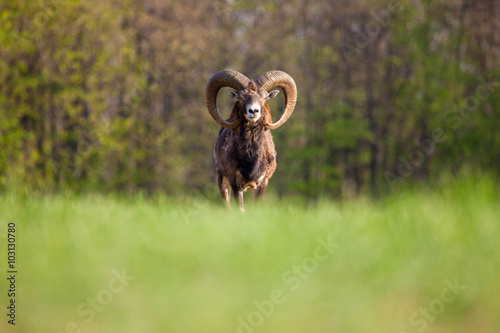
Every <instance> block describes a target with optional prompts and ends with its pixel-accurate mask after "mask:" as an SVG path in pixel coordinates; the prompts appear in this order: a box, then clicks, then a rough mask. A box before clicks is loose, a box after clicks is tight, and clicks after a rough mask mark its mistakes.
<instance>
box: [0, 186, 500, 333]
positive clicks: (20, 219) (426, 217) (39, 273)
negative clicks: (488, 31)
mask: <svg viewBox="0 0 500 333" xmlns="http://www.w3.org/2000/svg"><path fill="white" fill-rule="evenodd" d="M401 194H404V195H401ZM499 197H500V196H499V191H498V187H497V185H495V184H494V183H493V182H492V181H490V180H489V179H487V178H481V177H479V178H474V179H469V180H467V179H462V180H460V181H457V182H451V181H449V182H448V183H447V185H443V186H436V189H435V190H433V191H431V190H426V189H413V190H407V191H405V192H401V193H398V194H393V196H391V197H389V198H387V199H384V200H383V201H380V202H371V201H370V200H363V199H359V200H355V201H350V202H344V203H338V202H334V201H329V200H322V201H320V202H317V203H310V204H305V203H297V202H288V201H286V200H282V201H279V200H276V199H272V196H269V198H268V200H269V202H265V203H264V204H263V205H262V206H260V207H254V209H252V210H250V211H248V212H247V214H245V215H242V214H241V213H240V212H239V211H238V210H236V209H233V211H231V212H228V211H226V210H225V209H223V207H222V205H221V204H219V203H215V204H214V203H211V202H205V201H203V200H201V199H198V200H194V201H192V202H191V203H190V202H188V201H185V200H184V201H180V200H175V199H171V198H159V199H156V200H148V199H144V198H143V197H141V196H136V197H132V198H125V199H124V198H121V199H120V198H112V197H109V196H102V195H85V196H75V195H69V196H63V195H55V196H39V195H25V194H23V195H20V194H13V193H7V194H3V195H2V196H1V198H0V211H1V214H0V222H1V224H0V225H1V228H2V229H0V236H2V237H1V243H2V244H3V245H1V246H0V248H1V249H2V250H1V253H0V265H1V267H2V269H1V274H2V275H1V277H2V278H1V280H0V281H1V282H0V295H1V297H0V300H1V304H0V305H1V308H2V309H4V310H2V315H1V317H0V318H2V319H1V322H0V331H1V332H11V331H12V332H36V333H39V332H41V333H43V332H54V333H56V332H57V333H59V332H65V327H66V325H67V323H68V322H75V323H76V325H78V327H77V329H73V328H72V327H71V325H72V324H69V326H68V330H67V331H68V332H79V331H78V330H80V332H105V333H110V332H134V333H135V332H183V333H184V332H204V333H205V332H220V333H224V332H245V333H246V332H273V333H279V332H287V333H290V332H301V333H302V332H343V333H344V332H347V333H348V332H408V333H410V332H418V331H425V332H429V333H431V332H440V333H443V332H450V333H451V332H453V333H457V332H459V333H460V332H498V331H499V330H500V316H499V315H498V314H499V313H500V282H499V277H500V241H499V235H500V205H499V203H500V201H499V199H500V198H499ZM10 220H15V221H16V224H17V232H16V236H17V252H18V253H17V263H18V281H17V289H18V296H17V298H16V302H17V304H18V307H17V325H16V327H15V329H13V328H12V327H11V326H10V325H7V323H6V316H5V314H4V313H5V312H6V310H5V306H6V305H7V298H6V290H7V289H8V288H7V283H6V279H5V278H4V276H5V275H6V273H5V271H6V269H5V267H6V254H5V249H6V246H5V241H6V238H5V233H6V232H7V230H6V229H7V223H8V221H10ZM318 238H321V239H323V241H330V242H332V243H335V247H334V248H332V249H331V253H328V252H326V251H325V250H323V249H319V250H318V246H320V242H319V241H318ZM317 251H320V252H319V253H318V252H317ZM315 252H316V254H320V255H321V260H319V259H320V258H319V257H317V259H312V258H313V257H314V255H315ZM303 265H306V267H305V268H304V266H303ZM307 265H310V266H307ZM297 267H299V268H298V269H299V270H301V271H300V272H297V271H294V269H295V270H296V269H297ZM122 269H124V270H125V271H126V273H127V274H128V275H131V276H134V279H133V280H130V281H128V283H127V285H126V286H121V287H120V284H119V283H117V282H113V281H114V280H113V279H114V274H113V271H117V272H121V271H122ZM307 269H308V271H307ZM455 280H457V282H458V284H460V285H465V286H466V287H467V288H466V289H465V290H461V291H459V292H457V295H453V294H452V293H450V292H449V291H447V290H446V288H448V287H447V282H446V281H449V282H451V283H453V281H455ZM110 281H111V282H113V283H114V284H113V288H115V289H122V290H121V291H116V290H115V291H116V293H115V294H113V293H110V292H109V291H106V290H107V289H108V288H109V287H108V285H109V283H110ZM443 292H444V297H445V298H446V300H447V302H443V301H440V300H439V299H440V298H442V297H443V296H442V295H443ZM98 295H100V296H101V300H105V301H109V299H106V297H107V296H109V295H112V299H111V300H110V301H109V303H107V304H106V305H104V306H103V307H102V309H100V310H101V311H95V313H94V314H95V317H94V318H91V317H92V316H91V314H90V311H89V309H90V307H88V306H87V305H85V302H86V301H87V299H88V298H95V297H96V296H98ZM271 295H272V298H277V299H278V301H279V302H280V304H273V306H272V307H273V310H272V311H271V310H270V303H271V301H269V300H270V299H271ZM277 295H279V296H277ZM103 297H104V298H103ZM451 298H453V300H450V299H451ZM255 302H257V303H258V304H263V305H264V306H265V307H266V309H267V310H266V311H264V312H266V313H264V314H262V313H260V314H259V313H257V311H258V310H257V306H256V305H255ZM82 304H83V305H82ZM79 307H80V310H84V311H85V310H86V311H87V312H84V313H83V315H82V314H79V313H78V312H77V309H79ZM429 307H430V308H431V309H430V310H429V311H430V313H429V314H428V315H427V316H428V317H427V319H425V318H426V317H425V316H424V315H423V314H419V311H422V310H424V309H426V308H429ZM267 312H269V313H267ZM270 312H272V313H270ZM239 318H241V319H239ZM86 320H88V321H89V322H86ZM241 320H244V321H245V322H246V323H248V326H245V327H244V328H243V327H242V326H239V325H241ZM249 321H250V323H249ZM6 329H7V330H6Z"/></svg>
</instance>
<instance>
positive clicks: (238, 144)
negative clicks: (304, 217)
mask: <svg viewBox="0 0 500 333" xmlns="http://www.w3.org/2000/svg"><path fill="white" fill-rule="evenodd" d="M223 87H229V88H232V89H234V90H228V94H229V96H230V97H231V98H233V99H234V100H235V103H234V106H233V109H232V111H231V114H230V116H229V118H228V119H227V120H224V118H223V117H222V116H221V114H220V112H219V109H218V108H217V94H218V92H219V90H220V89H221V88H223ZM274 87H279V88H281V89H282V90H283V93H284V94H285V108H284V110H283V114H282V115H281V117H280V119H279V120H278V121H277V122H275V123H273V122H272V119H271V110H270V108H269V106H268V105H267V103H266V101H267V100H269V99H271V98H274V97H276V95H277V94H278V93H279V90H273V91H269V90H270V89H272V88H274ZM268 91H269V92H268ZM205 97H206V103H207V109H208V112H209V113H210V115H211V116H212V118H214V120H215V121H216V122H217V123H218V124H219V125H221V126H222V127H221V129H220V131H219V137H218V138H217V142H216V144H215V150H214V157H215V169H216V172H217V182H218V185H219V190H220V193H221V195H222V198H223V199H224V201H225V203H226V205H227V206H228V207H229V208H230V207H231V205H230V200H231V191H232V192H233V194H234V196H235V198H238V201H239V205H240V209H241V211H243V212H244V211H245V206H244V203H243V192H244V191H246V190H247V189H249V188H250V189H251V190H252V201H253V200H255V199H260V198H262V195H263V194H264V193H265V191H266V188H267V184H268V182H269V179H270V178H271V177H272V175H273V173H274V171H275V170H276V150H275V149H274V142H273V137H272V135H271V130H274V129H277V128H278V127H280V126H281V125H283V124H284V123H285V122H286V121H287V120H288V118H289V117H290V116H291V115H292V113H293V110H294V108H295V103H296V101H297V87H296V85H295V82H294V81H293V79H292V77H291V76H290V75H288V74H287V73H285V72H282V71H276V70H275V71H270V72H267V73H265V74H263V75H261V76H260V77H259V78H258V79H257V80H255V81H251V80H250V79H248V78H247V77H246V76H245V75H243V74H241V73H239V72H237V71H234V70H223V71H220V72H218V73H216V74H214V75H213V76H212V77H211V78H210V79H209V80H208V82H207V86H206V90H205Z"/></svg>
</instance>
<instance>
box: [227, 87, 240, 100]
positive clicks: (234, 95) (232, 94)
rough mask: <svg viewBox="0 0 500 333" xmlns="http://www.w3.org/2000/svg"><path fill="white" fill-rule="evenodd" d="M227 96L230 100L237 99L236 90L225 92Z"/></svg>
mask: <svg viewBox="0 0 500 333" xmlns="http://www.w3.org/2000/svg"><path fill="white" fill-rule="evenodd" d="M227 94H228V95H229V97H231V98H232V99H238V92H237V91H236V90H232V89H229V90H227Z"/></svg>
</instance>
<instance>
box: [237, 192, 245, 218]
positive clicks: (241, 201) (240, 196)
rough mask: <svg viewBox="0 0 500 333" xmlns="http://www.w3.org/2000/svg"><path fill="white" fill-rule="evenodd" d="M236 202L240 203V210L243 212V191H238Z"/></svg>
mask: <svg viewBox="0 0 500 333" xmlns="http://www.w3.org/2000/svg"><path fill="white" fill-rule="evenodd" d="M238 202H239V203H240V210H241V211H242V212H243V213H244V212H245V204H244V203H243V191H241V190H240V191H238Z"/></svg>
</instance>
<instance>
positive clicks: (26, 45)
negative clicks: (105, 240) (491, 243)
mask: <svg viewBox="0 0 500 333" xmlns="http://www.w3.org/2000/svg"><path fill="white" fill-rule="evenodd" d="M398 3H399V4H400V7H399V8H397V9H394V8H392V7H391V6H392V5H391V4H390V3H386V2H383V1H375V0H373V1H368V2H367V3H364V2H361V1H351V2H349V3H348V4H347V3H342V4H340V3H338V4H337V3H336V2H321V1H312V2H311V1H303V0H297V1H292V2H288V3H286V4H284V3H282V2H280V1H272V2H266V3H262V2H250V1H243V0H238V1H229V2H228V1H215V2H212V3H208V2H206V3H190V2H174V1H162V2H154V3H147V4H145V3H140V2H136V1H120V2H116V1H108V0H104V1H87V2H80V1H59V0H51V1H44V2H36V1H29V0H22V1H15V2H13V1H10V2H9V1H8V2H4V3H2V4H1V5H0V22H1V24H0V188H6V187H8V186H9V184H19V183H20V184H23V183H24V184H30V185H31V186H33V187H34V188H38V189H44V190H47V191H53V190H63V189H72V190H76V191H81V190H90V189H92V190H98V191H105V192H107V191H126V192H133V191H136V190H144V191H147V192H149V193H154V192H168V193H170V194H178V193H180V192H185V191H193V190H199V189H200V188H202V187H203V186H205V184H207V182H212V181H213V178H214V170H213V158H212V154H213V145H214V143H215V140H216V137H217V131H218V128H217V126H216V125H215V123H214V122H213V121H212V120H211V118H210V116H209V115H208V114H207V112H206V110H205V105H204V88H205V83H206V81H207V80H208V78H209V77H210V76H211V75H212V74H213V73H215V72H216V71H218V70H221V69H223V68H234V69H237V70H239V71H241V72H243V73H245V74H247V75H248V76H249V77H251V78H255V77H257V76H258V75H260V74H262V72H264V71H267V70H271V69H281V70H284V71H286V72H288V73H290V75H291V76H292V77H293V78H294V79H295V81H296V83H297V86H298V92H299V97H298V103H297V108H296V111H295V113H294V115H293V117H292V118H291V119H290V121H289V122H288V123H287V124H286V125H285V126H284V127H282V128H280V129H279V130H277V131H275V132H274V136H275V138H276V146H277V149H278V165H279V166H278V171H277V173H276V175H275V176H274V178H273V181H272V182H271V184H270V191H273V190H275V191H276V192H278V193H279V194H280V195H283V194H284V193H285V192H287V193H288V194H299V195H307V196H309V197H320V196H322V195H332V196H342V195H344V194H346V195H349V193H350V192H354V193H357V194H359V193H373V192H376V191H377V190H380V191H382V192H384V191H385V190H387V189H389V188H391V186H389V184H387V182H386V178H387V177H386V175H387V174H388V173H391V174H394V175H395V177H397V178H398V179H400V180H406V179H408V178H413V179H421V180H431V181H432V180H434V179H436V177H439V174H440V173H441V170H454V171H456V170H460V169H461V168H463V167H464V166H465V167H472V168H479V169H481V170H487V171H493V172H494V173H495V174H498V173H499V172H500V169H499V165H500V163H499V158H500V153H498V152H500V137H499V136H498V133H497V132H498V131H497V128H498V127H499V125H500V124H499V123H498V122H499V119H500V117H498V112H499V110H500V97H499V94H498V89H499V86H498V83H497V81H498V77H499V73H500V72H499V67H498V61H497V60H495V59H497V58H495V56H497V54H498V52H497V51H498V50H497V49H498V46H495V45H494V43H493V42H494V40H496V39H498V38H497V37H498V34H499V33H498V29H496V27H497V21H498V19H497V18H496V16H495V15H486V14H485V13H488V12H490V9H489V8H483V6H487V4H486V3H483V2H474V1H469V0H467V1H466V3H467V5H464V6H463V8H461V9H457V8H455V7H453V6H451V7H450V6H448V5H447V2H446V1H434V2H431V1H427V2H423V3H418V5H417V4H414V3H411V2H398ZM486 32H491V34H492V35H491V36H490V34H489V33H486ZM492 36H493V37H492ZM492 41H493V42H492ZM491 43H493V44H491ZM490 44H491V45H490ZM481 78H483V79H486V80H490V81H492V82H493V83H490V84H489V86H488V88H489V89H487V90H486V92H487V94H484V93H483V95H482V96H484V98H480V99H479V100H478V101H477V105H474V106H473V107H472V108H471V110H468V109H467V106H466V105H467V103H469V106H470V105H471V103H475V101H474V100H471V99H470V98H471V97H474V96H475V95H476V92H477V89H481V86H483V85H484V84H483V83H482V81H481ZM280 98H282V96H280ZM277 104H279V103H276V104H273V109H274V110H273V117H274V118H276V117H277V116H278V114H279V110H280V106H281V105H277ZM464 105H465V106H464ZM224 107H225V105H224ZM224 113H225V114H227V113H228V111H227V110H225V111H224ZM436 130H437V131H439V133H441V132H442V134H443V137H445V138H446V139H444V140H442V141H441V142H435V146H436V149H435V152H433V153H432V154H430V155H429V156H426V157H425V160H424V161H423V162H422V163H420V162H419V163H417V164H418V165H414V166H412V169H413V171H412V172H411V173H409V174H408V175H403V174H401V172H400V169H401V160H402V159H403V160H408V159H409V158H410V157H411V156H412V153H414V152H415V151H416V150H418V149H419V142H423V141H425V140H428V139H433V137H434V134H433V133H435V131H436ZM273 184H275V185H273ZM347 188H350V190H346V189H347ZM346 191H347V192H349V193H347V192H346Z"/></svg>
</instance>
